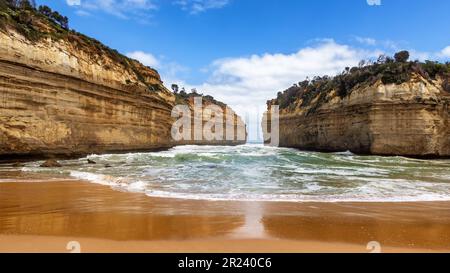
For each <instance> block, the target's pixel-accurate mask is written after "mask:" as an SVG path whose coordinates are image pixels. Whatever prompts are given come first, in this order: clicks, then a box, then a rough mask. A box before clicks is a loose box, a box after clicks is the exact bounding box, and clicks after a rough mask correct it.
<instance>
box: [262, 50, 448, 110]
mask: <svg viewBox="0 0 450 273" xmlns="http://www.w3.org/2000/svg"><path fill="white" fill-rule="evenodd" d="M414 74H416V75H420V76H421V77H423V78H424V79H426V80H428V81H434V80H437V79H438V78H440V79H441V80H442V88H443V90H445V91H446V92H449V93H450V63H449V62H447V63H439V62H435V61H425V62H419V61H409V52H408V51H400V52H398V53H396V54H395V56H394V57H389V56H386V55H381V56H380V57H379V58H378V59H377V60H376V61H365V60H363V61H361V62H360V63H359V65H358V66H355V67H351V68H350V67H346V68H345V70H344V71H343V72H342V73H340V74H338V75H336V76H334V77H330V76H322V77H319V76H317V77H314V78H313V79H306V80H304V81H302V82H299V83H297V84H294V85H293V86H292V87H290V88H288V89H287V90H285V91H283V92H278V96H277V98H276V99H274V100H271V101H268V104H270V105H279V107H280V109H288V110H293V109H296V108H298V107H308V106H311V109H310V111H314V110H315V109H317V108H318V107H320V105H322V104H323V103H326V102H327V100H329V99H330V97H329V96H328V95H329V94H330V92H332V91H335V92H336V95H337V96H339V97H340V98H345V97H346V96H348V95H350V94H351V93H352V91H353V90H355V89H358V88H364V87H367V86H370V85H373V84H375V83H377V82H378V81H381V82H382V83H383V84H397V85H399V84H402V83H404V82H407V81H409V80H410V79H411V78H412V77H413V75H414ZM316 98H317V100H316V102H315V103H314V105H311V103H312V101H313V100H314V99H316Z"/></svg>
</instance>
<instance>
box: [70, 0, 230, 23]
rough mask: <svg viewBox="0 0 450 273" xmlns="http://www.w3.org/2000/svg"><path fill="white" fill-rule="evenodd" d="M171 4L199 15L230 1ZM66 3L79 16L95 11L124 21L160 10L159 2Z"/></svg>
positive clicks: (96, 0) (100, 0)
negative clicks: (75, 10)
mask: <svg viewBox="0 0 450 273" xmlns="http://www.w3.org/2000/svg"><path fill="white" fill-rule="evenodd" d="M171 2H172V3H174V4H175V5H177V6H179V7H181V8H182V9H183V10H186V11H188V12H189V13H191V14H198V13H201V12H204V11H207V10H210V9H219V8H222V7H224V6H226V5H227V4H228V3H229V2H230V0H171ZM66 3H67V5H69V6H72V7H75V8H77V9H78V11H77V14H79V15H82V16H84V15H87V14H89V13H90V12H93V11H101V12H105V13H108V14H112V15H115V16H117V17H119V18H122V19H128V18H130V17H133V18H136V17H138V18H139V19H138V20H139V21H142V22H145V21H146V19H148V17H151V13H149V11H154V10H157V9H158V5H157V4H156V3H157V0H66ZM136 15H137V16H136Z"/></svg>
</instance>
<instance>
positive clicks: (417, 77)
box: [263, 52, 450, 157]
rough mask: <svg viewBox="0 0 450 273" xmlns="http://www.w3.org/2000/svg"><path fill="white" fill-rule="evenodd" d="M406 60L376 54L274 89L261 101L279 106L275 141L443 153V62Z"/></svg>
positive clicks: (448, 75) (447, 97)
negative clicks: (274, 92) (275, 91)
mask: <svg viewBox="0 0 450 273" xmlns="http://www.w3.org/2000/svg"><path fill="white" fill-rule="evenodd" d="M407 59H408V53H407V52H400V54H396V56H395V59H393V58H389V57H384V56H381V57H380V59H379V60H378V61H377V62H373V63H369V64H364V63H362V64H361V65H360V66H359V67H354V68H346V70H345V71H344V72H343V73H342V74H339V75H337V76H335V77H327V76H325V77H316V78H314V79H313V80H311V81H308V80H307V81H304V82H300V83H299V84H296V85H294V86H293V87H291V88H289V89H288V90H286V91H284V92H280V93H278V97H277V99H274V100H271V101H268V103H267V105H268V109H271V108H272V107H273V106H274V105H279V108H280V111H279V113H280V115H279V137H280V146H281V147H292V148H298V149H303V150H314V151H327V152H338V151H351V152H353V153H357V154H373V155H388V156H410V157H449V156H450V126H449V125H450V108H449V104H450V84H449V79H450V65H449V63H446V64H441V63H437V62H430V61H427V62H425V63H420V62H418V61H415V62H409V61H407ZM266 117H267V113H266V115H265V118H264V120H263V122H265V120H266V119H267V118H266ZM268 123H269V124H270V120H269V122H268Z"/></svg>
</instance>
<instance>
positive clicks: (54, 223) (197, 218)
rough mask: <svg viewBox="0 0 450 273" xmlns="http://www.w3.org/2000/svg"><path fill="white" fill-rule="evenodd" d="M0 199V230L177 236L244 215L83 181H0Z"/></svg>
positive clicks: (233, 224) (210, 233)
mask: <svg viewBox="0 0 450 273" xmlns="http://www.w3.org/2000/svg"><path fill="white" fill-rule="evenodd" d="M0 200H1V205H0V234H22V235H51V236H76V237H91V238H104V239H113V240H169V239H173V240H181V239H194V238H208V237H217V236H225V235H227V234H229V233H231V232H232V231H233V230H234V229H236V228H238V227H240V226H242V225H243V224H244V217H243V216H242V215H233V214H231V215H230V214H227V215H220V213H219V214H215V215H212V214H210V212H211V211H214V209H213V207H214V206H218V205H219V204H216V203H212V204H203V205H201V206H197V205H196V206H195V207H192V205H193V204H189V203H186V202H181V201H177V200H170V202H167V201H165V200H158V199H150V198H148V197H146V196H145V195H142V194H132V193H122V192H117V191H112V190H110V189H109V188H108V187H105V186H100V185H92V184H89V183H84V182H57V183H3V184H0ZM230 205H231V206H228V208H229V210H230V211H236V209H233V208H232V207H233V205H232V204H230ZM200 208H201V209H200ZM221 208H224V206H221Z"/></svg>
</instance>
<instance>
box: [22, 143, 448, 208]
mask: <svg viewBox="0 0 450 273" xmlns="http://www.w3.org/2000/svg"><path fill="white" fill-rule="evenodd" d="M88 158H89V159H92V160H94V161H96V162H97V164H95V165H91V164H87V158H82V159H77V160H66V161H61V163H62V164H63V165H64V167H63V168H55V169H43V168H40V167H38V166H39V164H40V162H31V163H27V164H26V166H25V167H24V168H22V169H23V170H24V171H27V172H39V173H50V174H51V173H53V174H61V175H65V176H67V177H74V178H78V179H84V180H88V181H91V182H93V183H101V184H105V185H109V186H111V187H113V188H116V189H120V190H126V191H133V192H144V193H145V194H147V195H149V196H154V197H169V198H185V199H202V200H203V199H204V200H245V201H256V200H258V201H294V202H306V201H319V202H337V201H342V202H344V201H349V202H350V201H356V202H364V201H382V202H397V201H437V200H450V161H449V160H418V159H409V158H404V157H379V156H357V155H354V154H351V153H349V152H347V153H331V154H327V153H317V152H302V151H298V150H295V149H287V148H274V147H265V146H263V145H256V144H255V145H253V144H248V145H243V146H237V147H218V146H180V147H176V148H173V149H171V150H168V151H164V152H158V153H130V154H109V155H91V156H89V157H88ZM105 165H110V167H106V166H105Z"/></svg>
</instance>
